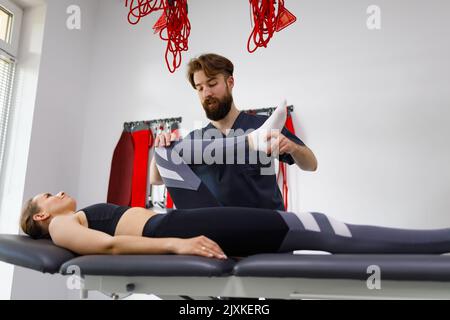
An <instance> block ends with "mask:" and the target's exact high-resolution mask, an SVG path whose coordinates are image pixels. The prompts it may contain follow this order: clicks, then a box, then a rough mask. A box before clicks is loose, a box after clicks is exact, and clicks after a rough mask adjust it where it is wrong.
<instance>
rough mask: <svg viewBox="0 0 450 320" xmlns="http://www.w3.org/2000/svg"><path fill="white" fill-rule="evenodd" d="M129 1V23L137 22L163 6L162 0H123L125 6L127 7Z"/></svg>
mask: <svg viewBox="0 0 450 320" xmlns="http://www.w3.org/2000/svg"><path fill="white" fill-rule="evenodd" d="M128 2H129V3H130V7H129V8H130V12H129V13H128V22H129V23H130V24H133V25H134V24H137V23H138V22H139V21H140V20H141V18H143V17H145V16H147V15H149V14H150V13H152V12H154V11H158V10H161V9H162V8H163V2H164V0H125V7H127V8H128Z"/></svg>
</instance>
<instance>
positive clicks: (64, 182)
mask: <svg viewBox="0 0 450 320" xmlns="http://www.w3.org/2000/svg"><path fill="white" fill-rule="evenodd" d="M73 4H75V5H79V6H80V8H81V10H82V19H83V20H82V26H81V30H69V29H67V28H66V19H67V17H68V14H67V13H66V9H67V7H68V6H69V5H73ZM96 6H97V2H96V1H92V0H77V1H74V0H67V1H66V0H49V1H48V3H47V13H46V14H47V17H46V25H45V34H44V41H43V44H42V59H41V64H40V72H39V83H38V91H37V95H36V103H35V110H34V118H33V129H32V137H31V144H30V151H29V157H28V168H27V171H26V183H25V190H24V195H23V199H21V200H22V201H24V200H25V199H28V198H30V197H32V196H33V195H35V194H37V193H40V192H43V191H44V190H46V191H50V192H57V191H59V190H61V189H64V190H66V191H67V192H69V193H71V194H73V195H74V196H75V197H77V196H78V194H77V191H78V183H79V182H78V179H79V174H78V172H79V170H80V156H81V153H82V134H83V124H82V122H83V119H84V112H85V106H86V100H85V97H86V92H87V91H88V79H89V77H90V76H89V74H90V58H91V46H92V44H93V40H92V37H91V35H92V31H93V28H94V22H95V20H94V19H93V17H94V15H95V12H96ZM19 210H20V209H19ZM61 281H62V280H61V279H60V278H54V281H50V280H49V278H48V277H47V276H45V275H42V276H40V274H39V273H36V272H32V271H30V270H26V269H22V268H16V270H15V273H14V282H13V291H12V295H11V296H12V298H39V299H45V298H64V297H66V295H67V294H68V293H66V291H65V290H64V291H61V290H60V289H59V288H61V287H64V283H61Z"/></svg>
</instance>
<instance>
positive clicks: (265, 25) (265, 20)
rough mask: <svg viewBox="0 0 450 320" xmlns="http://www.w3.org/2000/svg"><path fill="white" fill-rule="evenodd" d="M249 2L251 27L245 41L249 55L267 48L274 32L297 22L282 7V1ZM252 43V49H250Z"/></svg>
mask: <svg viewBox="0 0 450 320" xmlns="http://www.w3.org/2000/svg"><path fill="white" fill-rule="evenodd" d="M249 2H250V9H251V15H252V25H253V30H252V33H251V34H250V37H249V38H248V41H247V50H248V52H250V53H253V52H255V51H256V50H257V49H258V48H261V47H264V48H267V45H268V44H269V41H270V39H272V37H273V34H274V33H275V32H279V31H281V30H283V29H284V28H286V27H287V26H289V25H291V24H292V23H294V22H295V21H296V20H297V18H296V17H295V16H294V15H293V14H292V13H291V12H289V10H287V9H286V7H285V6H284V0H276V1H275V0H249ZM277 2H278V6H277V7H276V4H277ZM252 41H253V44H254V48H251V42H252Z"/></svg>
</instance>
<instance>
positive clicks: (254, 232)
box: [143, 207, 450, 256]
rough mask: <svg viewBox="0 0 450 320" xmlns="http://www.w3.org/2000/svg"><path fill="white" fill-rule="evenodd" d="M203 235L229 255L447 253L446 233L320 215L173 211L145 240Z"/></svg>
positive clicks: (449, 238)
mask: <svg viewBox="0 0 450 320" xmlns="http://www.w3.org/2000/svg"><path fill="white" fill-rule="evenodd" d="M200 235H204V236H206V237H208V238H210V239H211V240H214V241H216V242H217V243H218V244H219V246H220V247H221V248H222V249H223V250H224V252H225V254H227V255H230V256H247V255H252V254H257V253H271V252H272V253H274V252H291V251H294V250H321V251H327V252H331V253H417V254H441V253H446V252H450V229H437V230H406V229H396V228H385V227H375V226H364V225H352V224H346V223H342V222H340V221H337V220H334V219H332V218H330V217H327V216H326V215H324V214H322V213H317V212H302V213H292V212H283V211H275V210H269V209H255V208H236V207H214V208H199V209H183V210H180V209H176V210H173V211H170V212H169V213H167V214H158V215H155V216H154V217H152V218H151V219H150V220H149V221H148V222H147V224H146V225H145V227H144V232H143V236H147V237H157V238H163V237H177V238H191V237H196V236H200Z"/></svg>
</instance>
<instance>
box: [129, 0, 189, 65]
mask: <svg viewBox="0 0 450 320" xmlns="http://www.w3.org/2000/svg"><path fill="white" fill-rule="evenodd" d="M125 6H126V7H127V8H129V9H130V12H129V13H128V21H129V23H130V24H133V25H135V24H137V23H139V21H140V20H141V18H143V17H145V16H147V15H149V14H151V13H152V12H154V11H158V10H162V12H163V13H162V15H161V17H160V18H159V19H158V21H157V22H156V24H155V25H154V26H153V29H154V30H155V33H158V32H159V36H160V38H161V39H162V40H164V41H167V48H166V53H165V60H166V65H167V67H168V68H169V71H170V72H171V73H174V72H175V70H176V69H177V68H179V67H180V65H181V52H182V51H187V50H188V44H189V35H190V33H191V23H190V21H189V18H188V5H187V0H125ZM170 60H171V61H170Z"/></svg>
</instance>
